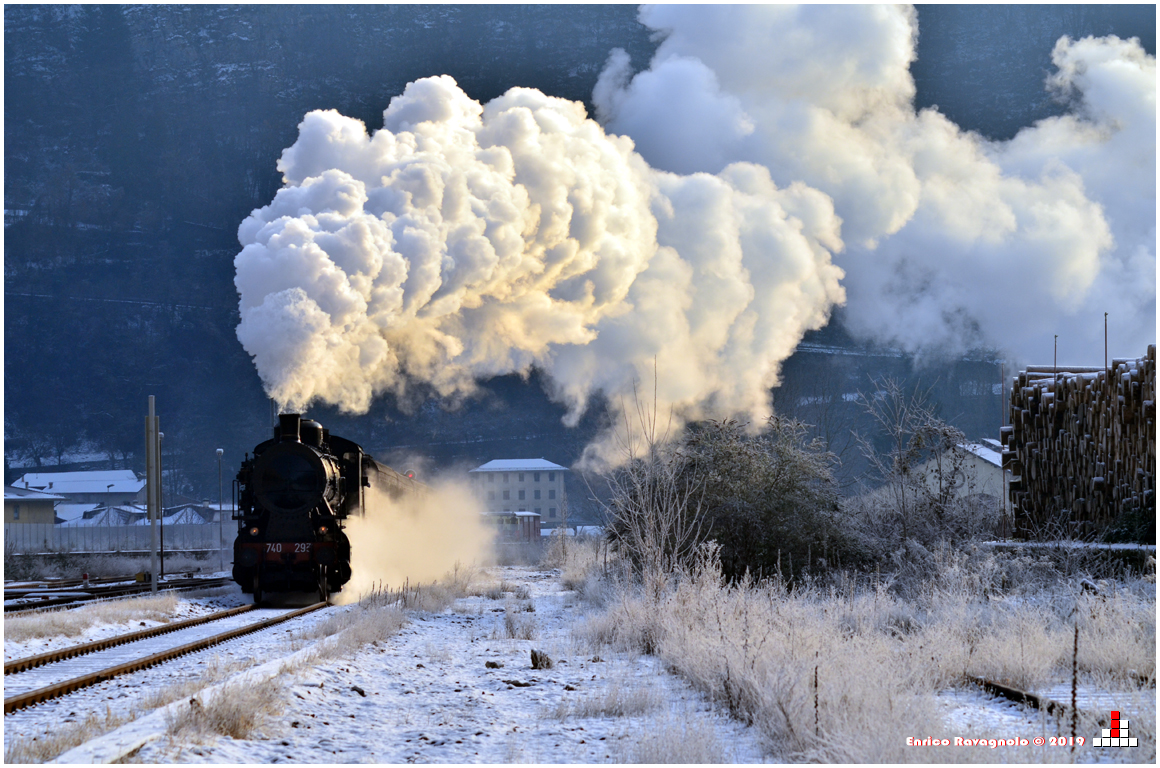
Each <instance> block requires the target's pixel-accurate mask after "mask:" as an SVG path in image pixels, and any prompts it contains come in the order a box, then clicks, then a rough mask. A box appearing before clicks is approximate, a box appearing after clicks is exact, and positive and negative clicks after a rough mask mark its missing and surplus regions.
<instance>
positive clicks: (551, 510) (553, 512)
mask: <svg viewBox="0 0 1160 768" xmlns="http://www.w3.org/2000/svg"><path fill="white" fill-rule="evenodd" d="M555 516H556V508H555V507H548V517H555Z"/></svg>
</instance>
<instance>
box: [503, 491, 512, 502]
mask: <svg viewBox="0 0 1160 768" xmlns="http://www.w3.org/2000/svg"><path fill="white" fill-rule="evenodd" d="M511 497H512V492H511V491H504V492H503V500H504V501H507V500H508V499H510V498H511Z"/></svg>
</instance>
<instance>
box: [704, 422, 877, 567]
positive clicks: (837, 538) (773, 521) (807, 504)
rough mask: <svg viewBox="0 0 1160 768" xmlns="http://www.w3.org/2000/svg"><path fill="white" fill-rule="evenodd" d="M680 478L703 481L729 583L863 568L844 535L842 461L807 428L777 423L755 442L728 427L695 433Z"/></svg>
mask: <svg viewBox="0 0 1160 768" xmlns="http://www.w3.org/2000/svg"><path fill="white" fill-rule="evenodd" d="M682 454H683V456H684V457H685V461H684V464H683V471H684V473H686V474H687V475H688V476H689V477H700V478H701V483H702V486H701V488H702V495H701V504H702V506H703V508H704V511H705V515H706V521H707V530H708V537H709V538H710V539H711V540H713V541H715V542H716V543H717V544H718V545H719V547H720V559H721V569H722V572H723V573H724V575H725V577H726V578H728V579H730V580H737V579H740V578H742V577H744V576H745V574H746V573H747V572H748V573H749V574H751V575H752V576H753V577H754V578H757V579H761V578H764V577H769V576H774V575H778V576H781V577H782V578H787V579H790V580H791V581H792V580H794V579H797V578H799V577H801V576H802V574H803V573H805V572H816V571H817V570H819V569H825V568H828V567H830V566H831V565H833V564H839V563H846V564H849V565H854V564H856V563H858V562H860V561H861V560H862V556H863V553H862V548H861V546H860V544H859V542H858V541H857V539H855V538H853V537H851V536H849V535H848V534H847V533H846V531H845V530H844V529H843V527H842V519H841V517H840V515H839V514H838V490H837V485H836V484H835V482H834V476H833V470H834V466H835V465H836V463H837V459H836V458H835V457H834V456H833V454H831V453H829V452H828V451H826V450H825V448H824V447H823V445H822V443H821V441H820V440H812V441H811V440H808V439H807V426H806V425H805V424H803V423H801V422H798V421H794V420H792V419H786V418H782V417H780V416H778V415H776V414H775V415H773V416H771V417H770V418H769V420H768V421H767V422H766V424H765V425H764V428H763V429H762V430H761V431H760V432H758V433H756V434H748V433H747V430H746V427H745V425H743V424H741V423H739V422H736V421H731V420H726V421H705V422H700V423H697V424H694V425H691V426H690V427H689V429H688V431H687V433H686V436H685V440H684V446H683V448H682Z"/></svg>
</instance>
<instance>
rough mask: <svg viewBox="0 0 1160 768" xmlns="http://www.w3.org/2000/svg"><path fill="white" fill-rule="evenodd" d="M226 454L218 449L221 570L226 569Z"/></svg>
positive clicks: (219, 561)
mask: <svg viewBox="0 0 1160 768" xmlns="http://www.w3.org/2000/svg"><path fill="white" fill-rule="evenodd" d="M223 453H225V451H223V450H222V449H221V448H218V449H217V457H218V563H219V567H220V569H221V570H223V571H224V570H225V569H226V532H225V523H224V522H223V521H222V454H223Z"/></svg>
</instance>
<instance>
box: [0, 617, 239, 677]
mask: <svg viewBox="0 0 1160 768" xmlns="http://www.w3.org/2000/svg"><path fill="white" fill-rule="evenodd" d="M252 610H254V606H252V605H241V606H238V607H237V608H231V609H229V610H228V611H219V612H218V613H214V614H210V615H209V616H202V617H200V618H197V619H187V620H186V621H178V622H175V623H173V624H162V625H161V626H159V627H153V628H152V629H143V630H141V631H140V632H130V633H128V634H125V635H116V636H115V637H107V638H105V639H104V640H95V641H93V642H91V643H82V644H81V645H73V646H69V647H68V648H59V649H57V650H55V651H49V652H48V653H41V654H39V655H36V656H28V657H26V658H23V659H13V660H12V661H7V662H5V663H4V674H5V675H12V674H16V673H18V672H27V671H28V670H30V669H35V668H36V667H42V666H44V665H45V664H53V663H55V662H58V661H64V660H65V659H71V658H73V657H74V656H83V655H85V654H86V653H94V652H96V651H103V650H105V649H107V648H115V647H116V646H118V645H125V644H126V643H134V642H137V641H138V640H144V639H146V638H150V637H156V636H157V635H165V634H169V633H170V632H177V631H178V630H182V629H187V628H188V627H196V626H200V625H202V624H208V623H210V622H211V621H219V620H221V619H224V618H226V617H227V616H233V615H235V614H239V613H246V612H248V611H252Z"/></svg>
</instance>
